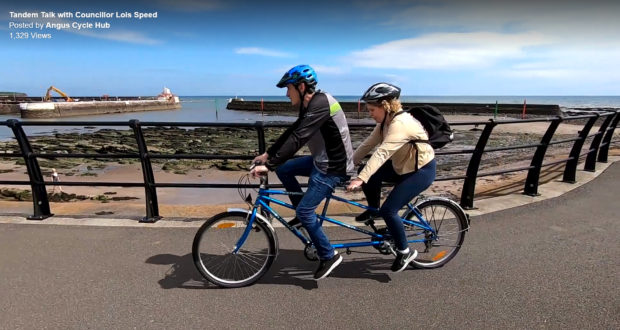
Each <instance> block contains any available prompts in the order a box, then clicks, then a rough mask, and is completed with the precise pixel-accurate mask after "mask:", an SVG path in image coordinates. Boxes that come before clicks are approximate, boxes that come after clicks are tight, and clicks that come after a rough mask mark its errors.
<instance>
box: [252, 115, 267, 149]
mask: <svg viewBox="0 0 620 330" xmlns="http://www.w3.org/2000/svg"><path fill="white" fill-rule="evenodd" d="M255 125H256V132H257V133H258V154H259V155H262V154H264V153H265V152H266V151H267V142H266V141H265V123H263V122H262V121H257V122H256V124H255Z"/></svg>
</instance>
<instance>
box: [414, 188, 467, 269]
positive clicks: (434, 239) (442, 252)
mask: <svg viewBox="0 0 620 330" xmlns="http://www.w3.org/2000/svg"><path fill="white" fill-rule="evenodd" d="M416 208H417V209H418V210H419V211H420V213H421V214H422V216H423V217H424V219H425V220H426V221H427V222H428V223H429V224H430V226H431V227H432V228H433V230H434V231H435V234H433V232H431V231H430V230H425V229H422V228H419V227H415V226H408V225H407V224H405V234H406V235H407V239H408V240H424V241H423V242H415V243H409V246H410V247H411V248H414V249H416V250H418V256H417V257H416V258H415V259H414V260H413V261H412V262H411V265H412V266H413V267H415V268H438V267H441V266H443V265H445V264H446V263H447V262H448V261H450V259H452V258H454V256H455V255H456V254H457V253H458V251H459V249H460V248H461V245H462V244H463V240H464V239H465V232H466V231H467V229H468V227H469V225H468V223H467V219H466V216H465V214H464V212H463V211H462V210H461V208H460V207H458V206H457V205H454V204H453V203H452V202H450V201H448V200H443V199H429V200H426V201H424V202H422V203H420V204H418V205H417V206H416ZM405 219H407V220H412V221H419V219H418V218H417V217H416V216H415V214H414V213H413V212H412V211H409V213H408V214H407V215H406V216H405Z"/></svg>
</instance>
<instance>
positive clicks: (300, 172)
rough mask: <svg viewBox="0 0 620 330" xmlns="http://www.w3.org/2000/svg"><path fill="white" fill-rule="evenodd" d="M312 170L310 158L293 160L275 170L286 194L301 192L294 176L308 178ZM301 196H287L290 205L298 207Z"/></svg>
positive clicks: (312, 163) (304, 157)
mask: <svg viewBox="0 0 620 330" xmlns="http://www.w3.org/2000/svg"><path fill="white" fill-rule="evenodd" d="M313 168H314V161H313V159H312V156H303V157H299V158H293V159H289V160H288V161H286V163H284V164H282V165H280V166H279V167H278V168H277V169H276V174H277V175H278V179H280V182H282V185H284V189H286V191H288V192H302V190H301V186H300V185H299V182H298V181H297V179H296V178H295V177H296V176H306V177H309V176H310V174H311V173H312V169H313ZM302 197H303V196H302V195H289V198H290V199H291V203H292V204H293V206H294V207H297V205H299V202H300V201H301V198H302Z"/></svg>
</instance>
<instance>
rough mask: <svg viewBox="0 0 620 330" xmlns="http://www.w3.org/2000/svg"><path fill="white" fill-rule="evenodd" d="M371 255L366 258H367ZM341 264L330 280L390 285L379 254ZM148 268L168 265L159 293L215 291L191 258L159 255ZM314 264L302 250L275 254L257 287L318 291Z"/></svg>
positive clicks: (387, 261) (356, 256) (386, 261)
mask: <svg viewBox="0 0 620 330" xmlns="http://www.w3.org/2000/svg"><path fill="white" fill-rule="evenodd" d="M369 254H370V255H371V256H370V257H368V255H369ZM343 257H344V260H343V261H342V263H341V264H340V266H338V268H336V269H335V270H334V271H333V273H332V274H331V275H330V277H333V278H356V279H369V280H374V281H377V282H380V283H388V282H390V281H391V278H390V276H389V275H388V274H389V273H390V270H389V268H390V265H391V262H392V260H391V259H385V258H384V257H383V256H381V255H380V254H378V253H355V252H354V253H353V254H352V255H346V254H344V255H343ZM146 263H147V264H153V265H171V266H170V269H168V271H167V272H166V274H165V276H164V278H162V279H161V280H159V281H158V283H159V285H160V286H161V288H162V289H175V288H181V289H218V288H219V287H218V286H216V285H214V284H212V283H210V282H209V281H207V280H206V279H205V278H203V277H202V275H201V274H200V273H199V272H198V270H197V269H196V266H195V265H194V260H193V258H192V254H191V253H188V254H186V255H183V256H177V255H173V254H159V255H155V256H152V257H150V258H148V259H147V260H146ZM317 266H318V262H317V261H308V260H307V259H306V258H305V257H304V255H303V251H301V250H284V249H281V250H280V251H279V253H278V257H277V258H276V260H275V262H274V263H273V265H271V269H270V270H269V271H268V272H267V274H265V275H264V276H263V277H262V278H261V279H260V280H259V281H258V282H257V284H275V285H294V286H299V287H301V288H303V289H306V290H312V289H315V288H318V285H317V282H316V281H315V280H314V278H313V275H314V271H315V269H316V267H317Z"/></svg>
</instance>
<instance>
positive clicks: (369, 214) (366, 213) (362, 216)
mask: <svg viewBox="0 0 620 330" xmlns="http://www.w3.org/2000/svg"><path fill="white" fill-rule="evenodd" d="M377 216H378V214H377V212H374V211H371V210H366V211H364V212H362V214H360V215H358V216H356V217H355V221H357V222H366V221H368V220H370V219H373V218H375V217H377Z"/></svg>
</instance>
